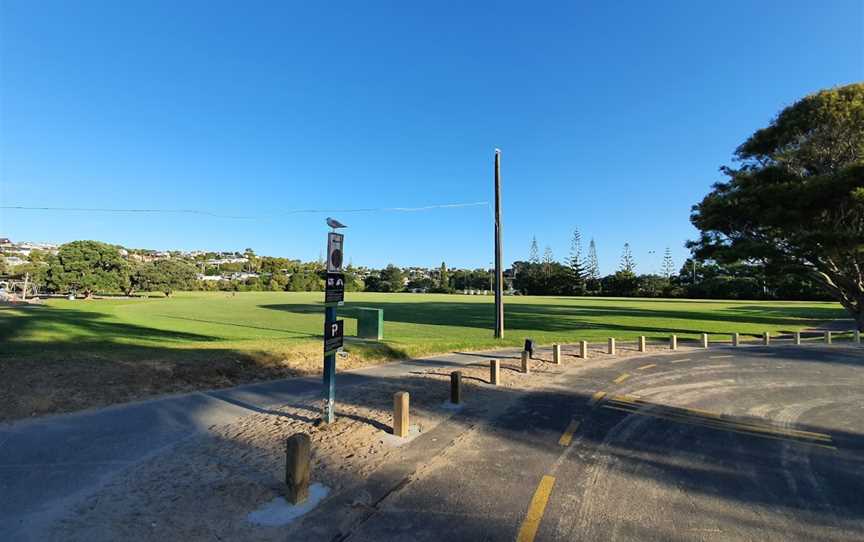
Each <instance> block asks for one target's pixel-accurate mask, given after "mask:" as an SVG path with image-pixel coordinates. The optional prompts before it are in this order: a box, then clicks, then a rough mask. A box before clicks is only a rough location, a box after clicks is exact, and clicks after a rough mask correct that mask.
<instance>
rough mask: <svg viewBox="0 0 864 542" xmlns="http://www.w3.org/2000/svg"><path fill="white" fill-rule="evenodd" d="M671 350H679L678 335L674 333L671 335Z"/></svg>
mask: <svg viewBox="0 0 864 542" xmlns="http://www.w3.org/2000/svg"><path fill="white" fill-rule="evenodd" d="M669 350H678V336H677V335H672V336H670V337H669Z"/></svg>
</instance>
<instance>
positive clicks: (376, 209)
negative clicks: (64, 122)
mask: <svg viewBox="0 0 864 542" xmlns="http://www.w3.org/2000/svg"><path fill="white" fill-rule="evenodd" d="M484 205H489V202H488V201H476V202H469V203H441V204H436V205H424V206H422V207H361V208H357V209H286V210H284V211H275V212H273V213H267V214H264V215H258V216H242V215H229V214H221V213H216V212H212V211H202V210H198V209H117V208H106V207H29V206H25V205H0V209H8V210H15V211H60V212H83V213H130V214H187V215H198V216H209V217H212V218H229V219H232V220H256V219H260V218H273V217H276V216H282V215H294V214H315V213H332V214H336V213H378V212H392V213H414V212H422V211H432V210H436V209H457V208H462V207H479V206H484Z"/></svg>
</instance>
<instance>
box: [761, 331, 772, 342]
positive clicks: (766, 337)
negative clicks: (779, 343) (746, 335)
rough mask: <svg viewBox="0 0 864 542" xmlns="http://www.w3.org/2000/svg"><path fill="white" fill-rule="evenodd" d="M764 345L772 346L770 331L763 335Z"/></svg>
mask: <svg viewBox="0 0 864 542" xmlns="http://www.w3.org/2000/svg"><path fill="white" fill-rule="evenodd" d="M762 344H764V345H765V346H768V345H769V344H771V332H770V331H766V332H765V333H764V334H763V335H762Z"/></svg>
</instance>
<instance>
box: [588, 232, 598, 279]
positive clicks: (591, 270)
mask: <svg viewBox="0 0 864 542" xmlns="http://www.w3.org/2000/svg"><path fill="white" fill-rule="evenodd" d="M585 272H586V273H587V274H588V278H590V279H592V280H600V261H599V260H598V259H597V245H596V244H595V243H594V239H591V243H590V244H589V245H588V260H587V262H586V263H585Z"/></svg>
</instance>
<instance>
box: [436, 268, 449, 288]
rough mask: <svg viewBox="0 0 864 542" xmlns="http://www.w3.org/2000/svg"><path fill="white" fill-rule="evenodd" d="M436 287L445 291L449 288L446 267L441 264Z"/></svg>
mask: <svg viewBox="0 0 864 542" xmlns="http://www.w3.org/2000/svg"><path fill="white" fill-rule="evenodd" d="M438 286H439V287H440V288H441V289H443V290H446V289H447V288H449V286H450V274H449V273H448V272H447V266H446V265H445V264H444V262H441V269H440V270H439V271H438Z"/></svg>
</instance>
